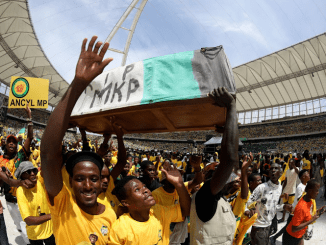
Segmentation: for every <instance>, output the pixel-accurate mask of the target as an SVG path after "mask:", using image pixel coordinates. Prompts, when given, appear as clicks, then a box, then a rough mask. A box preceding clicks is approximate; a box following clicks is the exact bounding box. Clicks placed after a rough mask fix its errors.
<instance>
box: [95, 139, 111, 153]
mask: <svg viewBox="0 0 326 245" xmlns="http://www.w3.org/2000/svg"><path fill="white" fill-rule="evenodd" d="M103 136H104V140H103V143H102V144H101V145H100V148H97V140H95V147H96V153H97V154H99V155H100V156H101V157H104V156H105V155H106V154H107V153H108V151H109V145H108V142H109V140H110V138H111V134H104V135H103Z"/></svg>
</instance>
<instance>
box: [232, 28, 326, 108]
mask: <svg viewBox="0 0 326 245" xmlns="http://www.w3.org/2000/svg"><path fill="white" fill-rule="evenodd" d="M325 69H326V33H323V34H321V35H319V36H316V37H313V38H311V39H308V40H306V41H303V42H301V43H298V44H295V45H293V46H291V47H288V48H285V49H283V50H280V51H277V52H275V53H272V54H270V55H267V56H265V57H262V58H259V59H257V60H254V61H251V62H248V63H246V64H243V65H240V66H238V67H235V68H233V73H234V77H235V82H236V87H237V111H238V112H242V111H251V110H257V109H263V108H268V107H273V106H280V105H284V104H290V103H297V102H301V101H306V100H312V99H317V98H321V97H324V96H325V95H326V73H325Z"/></svg>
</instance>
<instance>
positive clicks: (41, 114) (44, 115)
mask: <svg viewBox="0 0 326 245" xmlns="http://www.w3.org/2000/svg"><path fill="white" fill-rule="evenodd" d="M32 111H33V115H34V116H33V120H34V121H36V122H38V123H43V124H46V123H47V121H48V119H49V117H50V114H51V112H49V111H46V110H41V109H34V110H32ZM7 114H11V115H13V116H16V117H18V118H24V116H23V115H24V109H19V108H15V109H10V108H8V110H7Z"/></svg>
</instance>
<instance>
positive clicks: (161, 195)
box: [152, 186, 179, 206]
mask: <svg viewBox="0 0 326 245" xmlns="http://www.w3.org/2000/svg"><path fill="white" fill-rule="evenodd" d="M152 196H153V198H154V200H155V202H156V204H160V205H162V206H172V205H175V204H178V203H179V195H178V192H177V190H174V192H173V193H168V192H166V191H165V190H164V189H163V186H161V187H160V188H157V189H156V190H154V191H153V192H152Z"/></svg>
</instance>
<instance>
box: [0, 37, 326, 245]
mask: <svg viewBox="0 0 326 245" xmlns="http://www.w3.org/2000/svg"><path fill="white" fill-rule="evenodd" d="M96 39H97V37H96V36H94V37H93V38H92V39H91V40H90V42H89V44H88V47H87V49H86V43H87V40H84V41H83V45H82V48H81V54H80V57H79V61H78V63H77V67H76V74H75V78H74V80H73V81H72V83H71V85H70V87H69V88H68V90H67V93H66V95H65V96H64V97H63V98H62V100H61V101H60V102H59V104H58V105H57V107H56V108H55V110H54V111H53V112H52V114H51V116H50V117H49V118H48V120H47V125H46V128H45V129H44V128H42V129H40V128H36V126H35V125H34V123H33V120H32V116H33V117H34V113H36V111H35V110H33V111H31V110H30V109H29V108H28V106H26V108H25V111H24V113H25V114H24V115H25V116H24V118H25V119H26V120H25V121H26V122H27V123H26V125H24V126H25V127H26V128H27V130H26V134H24V137H22V136H18V137H16V136H15V135H14V134H13V133H15V132H17V130H18V129H19V127H20V126H21V125H19V124H18V125H15V126H16V127H15V128H14V127H13V128H12V129H9V128H5V127H6V126H4V127H3V134H2V136H1V148H0V186H1V187H2V190H1V191H3V193H4V196H5V202H4V203H2V202H0V243H1V244H2V245H8V244H9V242H8V237H7V230H6V223H8V222H13V223H14V225H15V226H16V229H17V230H18V231H19V232H21V234H22V236H23V238H24V241H25V242H26V244H31V245H34V244H46V245H54V244H59V245H61V244H64V245H89V244H91V245H94V244H97V245H102V244H103V245H104V244H105V245H117V244H128V245H136V244H137V245H143V244H157V245H168V244H184V245H188V244H191V245H195V244H223V245H231V244H232V245H233V244H235V245H241V244H248V243H249V242H250V244H252V245H263V244H264V245H266V244H269V243H271V245H274V244H275V241H276V238H277V237H279V236H282V241H283V244H291V245H292V244H293V245H299V244H303V240H304V239H310V238H309V236H311V233H309V232H308V231H309V229H308V226H309V225H310V224H312V223H313V222H316V221H317V222H318V218H319V217H320V216H321V215H322V214H323V212H325V209H324V208H325V206H324V207H321V208H317V205H316V199H317V198H326V192H325V191H324V190H325V183H324V178H325V175H326V171H325V156H326V154H315V155H312V154H311V153H310V152H309V150H307V147H310V148H311V147H314V145H313V144H310V142H308V141H307V140H302V141H298V142H296V143H295V142H292V143H289V142H290V141H289V142H288V144H287V145H286V144H283V143H282V147H283V148H282V150H283V149H284V150H289V149H290V148H294V149H298V150H297V151H295V152H293V153H291V152H288V153H286V154H285V153H281V152H279V153H275V154H265V153H261V152H259V153H254V154H253V153H251V152H250V153H249V152H248V150H251V148H253V149H254V150H255V151H257V152H258V151H259V150H262V151H264V150H265V151H267V150H268V148H274V149H276V148H277V147H278V146H277V144H276V143H275V142H272V143H270V142H269V143H268V142H267V143H264V145H265V147H266V148H259V145H258V144H251V145H248V146H245V147H244V148H245V149H246V150H247V152H245V151H240V152H239V145H238V142H239V133H238V123H237V121H238V120H237V114H236V100H235V98H234V96H232V95H231V94H230V93H229V92H228V91H227V89H226V88H224V87H223V88H217V89H215V90H213V91H212V92H211V93H210V94H209V96H210V98H211V99H212V101H211V102H212V104H214V105H216V106H219V107H224V108H226V122H225V126H224V130H223V133H220V135H222V136H223V141H222V143H221V146H220V147H219V149H218V150H217V151H216V152H212V153H211V154H208V153H202V148H200V147H198V148H199V153H200V154H197V153H196V152H195V153H193V149H192V146H193V145H192V144H193V143H179V144H177V143H170V142H163V141H158V142H156V141H152V142H151V141H141V140H137V139H135V140H133V139H128V140H124V138H123V135H124V132H123V129H122V128H121V126H120V125H119V124H117V123H116V122H115V119H114V117H111V118H110V124H111V127H112V128H113V130H114V135H115V137H114V139H113V138H112V136H111V135H108V134H104V135H103V136H98V135H92V134H87V133H86V132H85V130H83V129H79V130H80V134H77V135H76V134H73V133H70V132H67V129H68V127H69V117H70V115H71V112H72V109H73V108H74V106H75V104H76V102H77V100H78V98H79V96H80V95H81V93H82V92H83V91H84V90H85V89H86V87H87V86H88V85H89V84H90V82H91V81H92V80H93V79H94V78H95V77H96V76H98V75H99V74H101V73H102V71H103V69H104V68H105V66H106V65H108V64H109V63H110V61H111V59H110V58H108V59H105V60H103V57H104V55H105V53H106V51H107V49H108V47H109V44H108V43H105V44H104V45H103V47H102V49H101V51H100V52H99V48H100V46H102V43H101V42H97V43H96V44H95V41H96ZM212 113H214V111H212ZM317 121H318V120H317ZM6 123H10V122H9V121H7V122H6ZM309 123H310V121H309ZM316 124H318V123H316ZM318 125H319V124H318ZM17 127H18V128H17ZM6 129H7V131H6ZM317 129H318V130H319V129H320V130H323V126H320V125H319V126H317ZM310 130H313V129H310ZM294 131H295V129H294ZM4 133H6V134H4ZM210 133H211V132H210ZM202 134H203V132H190V133H189V135H190V136H193V137H195V138H196V139H197V138H200V137H203V136H202ZM167 135H169V136H171V137H172V138H173V137H175V138H173V139H175V140H176V139H177V137H179V134H178V133H171V134H164V137H166V136H167ZM180 135H182V136H180V137H182V139H184V138H183V137H185V136H186V135H187V134H186V133H181V134H180ZM36 136H37V137H36ZM141 136H142V137H144V138H146V137H149V138H147V139H150V138H151V137H155V138H158V137H160V135H159V134H150V135H141ZM142 137H140V138H142ZM205 137H206V136H205ZM39 138H41V142H40V141H39ZM187 140H188V139H187ZM192 140H195V139H192ZM315 141H316V142H318V144H320V145H322V144H324V143H325V139H324V138H322V137H320V138H318V140H315ZM201 147H202V146H201ZM246 147H247V148H246ZM249 147H250V149H249ZM190 148H191V151H190ZM168 149H169V150H168ZM303 149H304V150H303ZM318 149H321V148H315V150H318ZM310 178H311V179H310ZM280 201H282V202H280ZM4 205H6V207H7V209H8V210H9V214H10V217H11V220H5V219H4V216H3V206H4ZM279 211H281V212H283V219H282V220H279V222H285V218H286V215H288V219H287V224H286V225H285V228H284V229H281V230H280V231H279V232H278V233H276V232H277V230H278V229H277V223H278V220H277V212H279ZM275 233H276V234H275Z"/></svg>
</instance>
